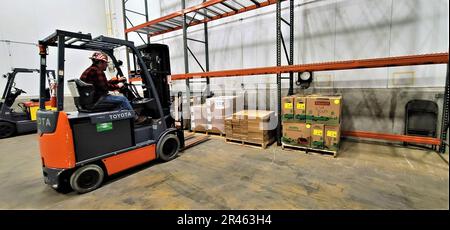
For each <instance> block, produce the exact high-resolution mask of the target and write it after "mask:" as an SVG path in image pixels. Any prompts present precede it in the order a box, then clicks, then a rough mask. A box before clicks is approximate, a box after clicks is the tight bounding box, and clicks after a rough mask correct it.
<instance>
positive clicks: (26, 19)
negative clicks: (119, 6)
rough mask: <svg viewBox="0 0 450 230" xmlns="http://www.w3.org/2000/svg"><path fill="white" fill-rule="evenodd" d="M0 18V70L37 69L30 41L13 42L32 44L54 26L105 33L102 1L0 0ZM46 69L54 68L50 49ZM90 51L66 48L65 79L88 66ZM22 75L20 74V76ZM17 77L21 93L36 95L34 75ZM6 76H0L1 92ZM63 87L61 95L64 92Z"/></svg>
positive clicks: (4, 71) (105, 24)
mask: <svg viewBox="0 0 450 230" xmlns="http://www.w3.org/2000/svg"><path fill="white" fill-rule="evenodd" d="M0 6H1V9H2V10H1V11H2V19H1V20H0V40H2V41H3V42H0V73H1V74H4V73H6V72H9V71H10V70H11V68H15V67H21V68H34V69H39V55H38V48H37V46H35V45H30V44H17V43H13V42H4V41H5V40H7V41H18V42H25V43H34V44H36V43H37V42H38V40H39V39H43V38H45V37H46V36H48V35H50V34H51V33H53V32H54V31H55V30H56V29H61V30H69V31H75V32H78V31H81V32H84V33H91V34H92V35H93V36H98V35H103V34H106V33H107V20H106V16H105V1H104V0H77V1H71V0H33V1H30V0H1V2H0ZM49 53H50V55H49V56H48V59H47V60H48V64H47V65H48V67H47V68H48V69H56V61H57V60H56V57H57V55H56V49H55V48H50V50H49ZM90 55H91V52H85V51H76V50H67V51H66V62H65V67H66V73H65V76H66V80H68V79H70V78H77V77H79V76H80V75H81V73H82V72H83V70H84V69H85V68H87V67H88V66H89V65H90V60H89V59H88V57H89V56H90ZM22 76H23V77H22ZM22 76H18V78H17V81H16V82H17V87H19V88H22V89H24V90H25V91H27V93H28V94H27V95H25V96H36V95H38V94H39V91H38V89H39V87H38V78H37V75H36V74H35V75H34V76H36V77H34V76H33V75H30V74H27V75H25V74H23V75H22ZM5 82H6V79H4V78H1V79H0V90H2V91H3V88H4V85H5ZM68 93H69V92H68V90H67V89H66V90H65V94H68Z"/></svg>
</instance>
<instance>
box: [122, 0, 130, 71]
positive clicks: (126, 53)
mask: <svg viewBox="0 0 450 230" xmlns="http://www.w3.org/2000/svg"><path fill="white" fill-rule="evenodd" d="M125 3H126V0H122V18H123V28H124V31H125V30H127V29H128V28H127V13H126V11H125V10H126V6H125ZM124 33H125V40H127V41H128V33H127V32H124ZM125 56H126V60H127V76H128V77H129V74H130V51H129V50H128V47H125Z"/></svg>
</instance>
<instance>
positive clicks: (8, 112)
mask: <svg viewBox="0 0 450 230" xmlns="http://www.w3.org/2000/svg"><path fill="white" fill-rule="evenodd" d="M23 73H39V70H38V69H25V68H14V69H13V70H12V71H11V72H9V73H7V74H4V75H3V78H6V79H7V81H6V85H5V89H4V91H3V95H2V98H1V100H0V139H2V138H7V137H11V136H14V135H16V134H22V133H31V132H36V129H37V126H36V112H37V110H38V108H39V99H38V98H36V99H30V100H29V101H25V102H20V103H18V104H17V106H18V107H19V108H20V110H21V111H16V110H15V109H13V105H14V103H15V102H16V99H17V98H18V97H19V96H20V95H22V94H26V93H27V92H25V91H24V90H23V89H20V88H17V87H16V81H15V80H16V76H17V74H23ZM44 76H46V78H47V80H48V86H49V88H46V90H45V105H46V107H47V109H52V108H54V105H53V106H52V101H51V100H50V99H51V97H50V87H51V85H52V84H54V82H55V79H56V77H55V71H54V70H47V71H46V72H45V74H44Z"/></svg>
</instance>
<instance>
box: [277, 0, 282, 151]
mask: <svg viewBox="0 0 450 230" xmlns="http://www.w3.org/2000/svg"><path fill="white" fill-rule="evenodd" d="M276 5H277V9H276V11H277V13H276V14H277V15H276V17H277V18H276V20H277V23H276V24H277V26H276V27H277V28H276V29H277V66H281V1H280V0H278V1H277V3H276ZM277 102H278V113H277V119H278V125H277V145H278V146H280V145H281V73H277Z"/></svg>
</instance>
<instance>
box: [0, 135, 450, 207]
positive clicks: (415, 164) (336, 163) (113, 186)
mask: <svg viewBox="0 0 450 230" xmlns="http://www.w3.org/2000/svg"><path fill="white" fill-rule="evenodd" d="M39 158H40V157H39V152H38V144H37V137H36V135H35V134H31V135H25V136H19V137H14V138H10V139H4V140H0V178H1V183H0V209H448V208H449V166H448V154H446V155H444V156H443V157H440V156H439V155H438V154H436V153H434V152H427V151H423V150H415V149H406V148H401V147H392V146H388V145H379V144H370V143H358V142H352V141H345V142H343V147H342V150H341V153H340V155H339V156H338V158H331V157H326V156H319V155H306V154H304V153H303V152H296V151H284V150H281V148H279V147H276V145H272V146H271V147H270V148H268V149H266V150H259V149H255V148H249V147H241V146H238V145H234V144H227V143H225V142H224V140H223V139H221V138H219V137H213V138H212V139H211V140H210V141H207V142H205V143H203V144H201V145H198V146H196V147H193V148H191V149H189V150H187V151H185V152H184V153H182V154H181V155H180V156H179V157H178V158H177V159H175V160H173V161H171V162H167V163H162V164H153V163H152V164H147V165H144V166H143V167H138V168H137V169H134V170H131V171H130V172H127V173H125V174H122V175H120V176H119V177H116V178H113V179H112V180H109V181H107V182H106V184H105V185H104V186H103V187H101V188H99V189H98V190H96V191H93V192H91V193H87V194H83V195H78V194H75V193H74V192H72V193H68V194H59V193H57V192H56V191H54V190H53V189H51V188H50V187H48V186H46V185H45V184H44V182H43V178H42V172H41V161H40V159H39Z"/></svg>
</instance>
